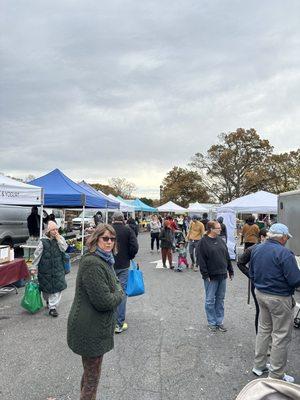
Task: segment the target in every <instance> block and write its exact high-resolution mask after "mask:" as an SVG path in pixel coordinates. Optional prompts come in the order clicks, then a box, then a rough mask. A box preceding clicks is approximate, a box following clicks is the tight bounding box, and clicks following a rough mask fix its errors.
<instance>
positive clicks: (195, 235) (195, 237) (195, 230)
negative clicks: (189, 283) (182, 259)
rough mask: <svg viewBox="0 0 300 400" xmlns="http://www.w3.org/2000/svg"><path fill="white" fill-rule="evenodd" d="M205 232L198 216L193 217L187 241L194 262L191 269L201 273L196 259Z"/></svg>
mask: <svg viewBox="0 0 300 400" xmlns="http://www.w3.org/2000/svg"><path fill="white" fill-rule="evenodd" d="M204 232H205V228H204V225H203V223H202V222H200V221H198V217H197V215H193V218H192V221H191V223H190V226H189V231H188V234H187V236H186V239H187V240H188V243H189V253H190V257H191V261H192V264H191V268H193V269H194V271H199V264H198V263H197V259H196V257H195V251H196V247H197V244H198V242H199V240H200V239H201V238H202V236H203V235H204Z"/></svg>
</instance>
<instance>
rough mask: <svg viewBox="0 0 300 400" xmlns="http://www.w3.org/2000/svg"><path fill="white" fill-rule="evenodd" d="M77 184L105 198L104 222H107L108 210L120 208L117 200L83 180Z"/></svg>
mask: <svg viewBox="0 0 300 400" xmlns="http://www.w3.org/2000/svg"><path fill="white" fill-rule="evenodd" d="M79 185H80V186H81V187H82V188H84V189H86V190H88V191H89V192H90V193H91V194H92V195H94V196H100V197H101V198H103V199H105V200H106V202H107V207H106V210H105V222H106V223H107V222H108V211H109V210H116V209H119V208H120V202H119V201H117V200H113V199H111V198H110V197H108V196H106V194H105V193H103V192H101V191H100V190H96V189H94V188H93V187H92V186H91V185H89V184H88V183H86V182H85V181H82V182H79Z"/></svg>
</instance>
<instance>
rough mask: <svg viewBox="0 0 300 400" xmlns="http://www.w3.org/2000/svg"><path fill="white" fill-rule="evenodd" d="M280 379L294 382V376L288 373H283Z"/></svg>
mask: <svg viewBox="0 0 300 400" xmlns="http://www.w3.org/2000/svg"><path fill="white" fill-rule="evenodd" d="M282 380H283V381H285V382H288V383H294V382H295V378H294V377H293V376H290V375H287V374H284V375H283V378H282Z"/></svg>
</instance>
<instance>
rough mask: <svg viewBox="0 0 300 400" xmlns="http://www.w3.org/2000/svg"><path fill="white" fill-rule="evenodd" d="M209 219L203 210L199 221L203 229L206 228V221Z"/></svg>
mask: <svg viewBox="0 0 300 400" xmlns="http://www.w3.org/2000/svg"><path fill="white" fill-rule="evenodd" d="M208 221H209V219H208V214H207V213H206V212H205V213H203V214H202V219H201V222H202V224H203V225H204V229H205V231H206V230H207V223H208Z"/></svg>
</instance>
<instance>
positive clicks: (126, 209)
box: [108, 194, 134, 213]
mask: <svg viewBox="0 0 300 400" xmlns="http://www.w3.org/2000/svg"><path fill="white" fill-rule="evenodd" d="M108 197H109V198H110V199H111V200H115V201H117V202H119V203H120V211H122V212H130V213H134V206H132V205H130V204H127V203H125V201H122V200H120V199H118V198H117V197H115V196H114V195H113V194H109V195H108Z"/></svg>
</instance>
